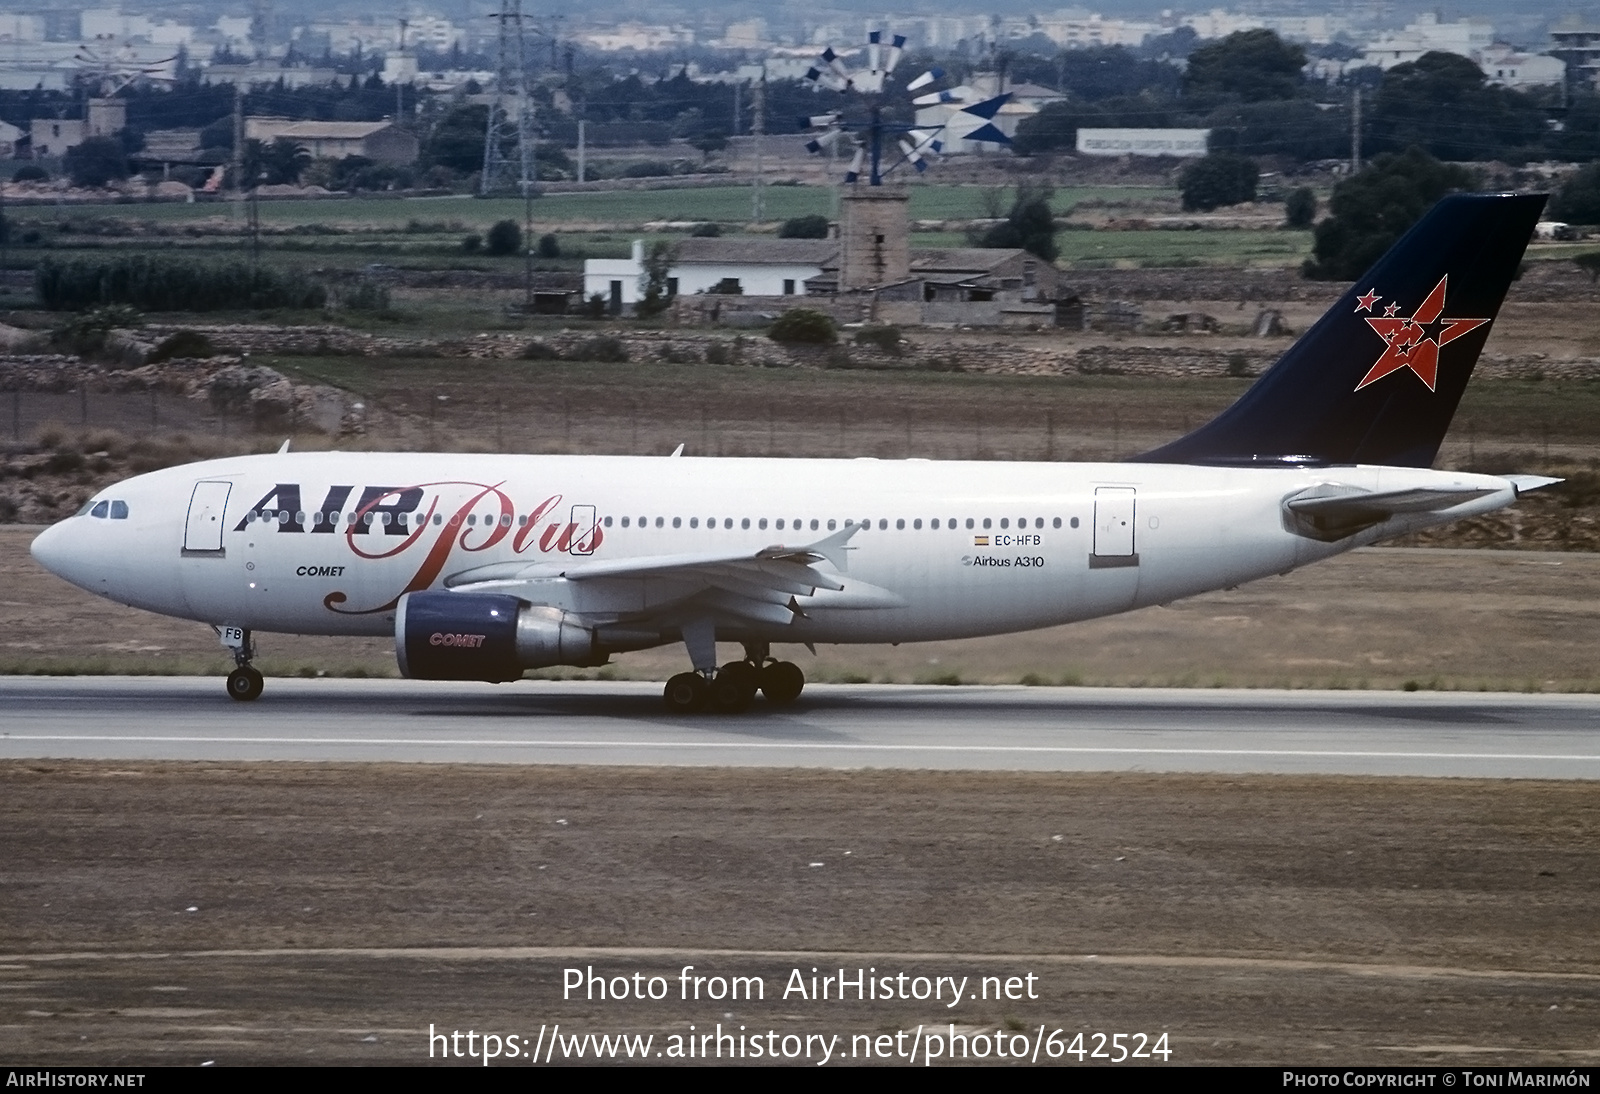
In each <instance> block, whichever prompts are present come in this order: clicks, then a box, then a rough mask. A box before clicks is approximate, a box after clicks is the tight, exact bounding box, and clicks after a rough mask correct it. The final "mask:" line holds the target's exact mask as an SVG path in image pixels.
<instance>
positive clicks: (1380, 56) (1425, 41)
mask: <svg viewBox="0 0 1600 1094" xmlns="http://www.w3.org/2000/svg"><path fill="white" fill-rule="evenodd" d="M1492 45H1494V26H1493V24H1491V23H1489V22H1488V21H1487V20H1483V19H1463V20H1460V21H1459V22H1454V23H1444V22H1440V21H1439V17H1438V16H1437V15H1434V14H1432V13H1428V14H1425V15H1422V16H1420V17H1418V19H1417V21H1416V22H1414V23H1412V24H1411V25H1410V26H1407V27H1405V28H1404V29H1402V30H1396V31H1389V32H1386V33H1385V34H1383V35H1380V36H1379V37H1378V38H1376V39H1374V40H1373V41H1371V42H1369V43H1368V44H1367V46H1366V48H1365V49H1364V50H1363V51H1362V60H1363V61H1364V62H1365V63H1366V64H1367V65H1369V66H1376V67H1378V68H1381V69H1382V70H1383V71H1385V72H1387V71H1389V70H1390V69H1391V68H1393V67H1394V66H1395V65H1405V64H1411V63H1412V62H1414V61H1416V60H1417V59H1419V58H1420V57H1421V56H1422V55H1423V54H1424V53H1454V54H1456V55H1458V56H1461V57H1468V58H1473V59H1476V57H1477V55H1478V54H1479V53H1481V52H1483V51H1484V50H1486V49H1488V48H1489V47H1490V46H1492Z"/></svg>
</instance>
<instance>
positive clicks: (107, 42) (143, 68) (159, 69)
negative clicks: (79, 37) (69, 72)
mask: <svg viewBox="0 0 1600 1094" xmlns="http://www.w3.org/2000/svg"><path fill="white" fill-rule="evenodd" d="M178 56H179V55H178V54H176V53H174V54H173V55H172V56H171V57H163V58H160V59H157V60H145V59H143V58H141V57H140V56H139V50H138V49H137V47H135V46H134V45H133V43H131V42H128V41H121V42H119V41H118V40H117V39H116V38H115V37H114V36H112V35H109V34H100V35H96V36H95V39H94V41H93V42H84V43H83V44H81V45H80V46H79V47H78V51H77V53H76V54H74V55H73V58H72V59H73V61H74V63H75V64H76V65H77V66H78V72H79V76H80V78H82V79H84V80H86V81H93V82H95V83H96V84H98V86H99V88H100V95H101V97H102V98H107V99H109V98H111V97H112V96H113V95H115V94H117V92H119V91H122V90H123V89H124V88H127V87H130V86H132V85H133V84H136V83H139V82H141V81H153V82H157V83H174V82H176V80H177V76H176V75H175V74H174V72H173V63H174V62H175V61H177V59H178Z"/></svg>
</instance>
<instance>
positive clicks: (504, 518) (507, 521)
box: [500, 513, 611, 528]
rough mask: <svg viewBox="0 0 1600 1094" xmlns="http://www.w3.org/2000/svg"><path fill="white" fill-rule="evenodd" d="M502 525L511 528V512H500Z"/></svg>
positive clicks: (609, 519) (608, 521)
mask: <svg viewBox="0 0 1600 1094" xmlns="http://www.w3.org/2000/svg"><path fill="white" fill-rule="evenodd" d="M500 527H502V528H510V527H511V514H510V513H501V514H500ZM606 527H607V528H610V527H611V518H610V517H607V518H606Z"/></svg>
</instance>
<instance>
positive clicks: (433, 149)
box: [423, 106, 489, 175]
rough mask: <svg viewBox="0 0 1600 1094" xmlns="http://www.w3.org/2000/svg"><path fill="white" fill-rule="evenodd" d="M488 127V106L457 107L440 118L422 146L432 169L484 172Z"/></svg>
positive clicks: (466, 172) (464, 173) (463, 172)
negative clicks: (435, 166)
mask: <svg viewBox="0 0 1600 1094" xmlns="http://www.w3.org/2000/svg"><path fill="white" fill-rule="evenodd" d="M488 125H489V108H488V107H486V106H458V107H456V108H455V109H454V110H452V111H450V113H448V114H446V115H445V116H444V117H443V118H442V119H440V121H439V124H438V125H436V126H435V127H434V129H433V132H432V133H430V134H429V135H428V140H427V143H426V144H424V145H423V156H424V158H425V159H426V160H427V162H428V164H429V166H432V165H434V164H442V165H443V166H445V167H448V168H450V169H451V170H454V171H459V172H461V173H462V174H463V175H467V174H471V173H472V172H473V171H480V170H482V169H483V134H484V130H485V129H487V128H488Z"/></svg>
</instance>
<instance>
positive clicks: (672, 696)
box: [662, 642, 806, 714]
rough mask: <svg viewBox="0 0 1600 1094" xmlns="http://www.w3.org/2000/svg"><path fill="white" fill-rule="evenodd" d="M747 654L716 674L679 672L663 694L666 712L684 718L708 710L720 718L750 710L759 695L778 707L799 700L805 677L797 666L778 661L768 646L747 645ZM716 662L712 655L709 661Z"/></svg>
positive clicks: (710, 672)
mask: <svg viewBox="0 0 1600 1094" xmlns="http://www.w3.org/2000/svg"><path fill="white" fill-rule="evenodd" d="M712 648H713V651H714V649H715V647H714V646H713V647H712ZM744 650H745V659H744V660H743V661H729V662H728V663H727V664H726V665H723V666H722V667H721V668H719V669H715V670H700V671H696V672H680V673H678V674H677V675H676V676H674V677H673V678H672V679H670V680H668V681H667V686H666V689H665V690H664V691H663V692H662V698H663V699H665V701H666V704H667V708H668V709H669V710H672V711H673V712H675V713H682V714H687V713H690V712H692V711H696V710H700V709H702V708H706V707H709V708H710V709H711V710H713V711H715V712H716V713H718V714H739V713H742V712H743V711H745V710H748V709H749V708H750V704H751V703H752V702H754V700H755V697H756V692H758V691H759V692H760V693H761V694H762V695H764V696H766V699H767V702H768V703H769V704H770V705H772V706H775V707H777V706H787V705H788V704H790V703H792V702H794V701H795V700H796V699H798V698H799V697H800V692H801V690H802V689H803V688H804V687H805V686H806V677H805V674H804V673H803V672H801V671H800V667H799V666H798V665H796V664H794V663H793V662H792V661H778V660H775V659H774V658H773V657H772V655H771V650H770V647H769V646H768V644H767V643H766V642H746V643H745V644H744ZM702 656H703V653H702ZM714 659H715V658H714V654H713V657H712V658H709V659H708V660H714Z"/></svg>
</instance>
